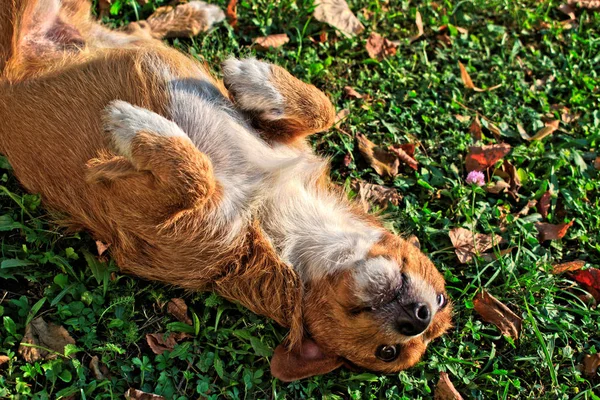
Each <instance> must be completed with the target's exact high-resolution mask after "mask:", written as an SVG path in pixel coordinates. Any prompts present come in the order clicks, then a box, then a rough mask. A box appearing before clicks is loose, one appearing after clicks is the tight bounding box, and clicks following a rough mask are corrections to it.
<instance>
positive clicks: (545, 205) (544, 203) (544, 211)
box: [537, 190, 552, 219]
mask: <svg viewBox="0 0 600 400" xmlns="http://www.w3.org/2000/svg"><path fill="white" fill-rule="evenodd" d="M551 199H552V192H550V191H549V190H548V191H546V192H545V193H544V194H543V195H542V197H540V201H539V202H538V204H537V210H538V212H539V213H540V215H541V216H542V218H544V219H546V217H547V216H548V211H549V210H550V200H551Z"/></svg>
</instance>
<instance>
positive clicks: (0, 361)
mask: <svg viewBox="0 0 600 400" xmlns="http://www.w3.org/2000/svg"><path fill="white" fill-rule="evenodd" d="M9 361H10V358H9V357H8V356H0V368H2V366H3V365H4V364H6V363H7V362H9Z"/></svg>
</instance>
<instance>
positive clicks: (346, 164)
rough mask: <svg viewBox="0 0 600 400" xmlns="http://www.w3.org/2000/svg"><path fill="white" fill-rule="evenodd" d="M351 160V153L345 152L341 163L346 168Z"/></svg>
mask: <svg viewBox="0 0 600 400" xmlns="http://www.w3.org/2000/svg"><path fill="white" fill-rule="evenodd" d="M351 162H352V154H350V153H346V155H345V156H344V161H343V162H342V164H343V165H344V167H346V168H348V166H349V165H350V163H351Z"/></svg>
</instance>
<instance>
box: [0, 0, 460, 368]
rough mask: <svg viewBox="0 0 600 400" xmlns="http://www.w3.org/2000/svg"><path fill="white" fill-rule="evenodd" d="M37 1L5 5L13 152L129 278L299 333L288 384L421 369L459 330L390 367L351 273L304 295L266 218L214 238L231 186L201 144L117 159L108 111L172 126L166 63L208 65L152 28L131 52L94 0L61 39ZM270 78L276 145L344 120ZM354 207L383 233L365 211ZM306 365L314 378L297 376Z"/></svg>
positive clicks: (153, 147) (405, 255) (194, 68)
mask: <svg viewBox="0 0 600 400" xmlns="http://www.w3.org/2000/svg"><path fill="white" fill-rule="evenodd" d="M42 1H44V0H42ZM36 4H37V3H36V1H27V0H10V4H9V7H7V8H5V9H1V10H0V72H2V75H1V76H2V79H1V80H0V119H1V120H2V124H0V152H1V153H3V154H5V155H6V156H7V157H8V159H9V161H10V162H11V164H12V166H13V168H14V171H15V174H16V176H17V177H18V179H19V180H20V181H21V183H22V184H23V186H24V187H25V188H27V190H29V191H32V192H36V193H41V194H42V198H43V200H44V204H45V206H46V207H48V208H49V209H51V210H54V211H58V212H60V213H61V214H62V215H63V217H62V222H63V223H64V224H65V225H68V226H75V227H81V228H84V229H86V230H88V231H90V232H91V234H92V235H93V236H94V237H95V238H96V239H98V240H101V241H104V242H108V243H111V247H110V251H111V254H112V256H113V257H114V258H115V260H116V261H117V263H118V265H119V266H120V267H121V269H122V270H123V271H124V272H127V273H131V274H134V275H138V276H141V277H144V278H147V279H152V280H157V281H161V282H165V283H169V284H173V285H177V286H180V287H183V288H187V289H193V290H214V291H216V292H217V293H219V294H220V295H222V296H223V297H225V298H227V299H230V300H232V301H237V302H239V303H241V304H242V305H244V306H245V307H247V308H249V309H250V310H252V311H253V312H256V313H258V314H262V315H265V316H268V317H269V318H272V319H273V320H275V321H276V322H277V323H279V324H281V325H283V326H286V327H289V328H290V335H289V337H288V340H287V345H288V348H290V349H291V350H292V353H290V356H289V357H288V358H281V357H283V356H281V348H278V352H276V356H277V354H279V356H277V357H278V358H276V359H275V360H274V369H273V371H274V374H276V375H277V376H279V377H282V379H289V380H292V379H298V378H301V377H304V376H310V375H313V374H318V373H325V372H327V371H329V370H331V369H334V368H336V367H337V366H339V365H340V364H341V363H342V361H343V360H342V358H350V359H352V360H360V361H359V362H356V363H357V364H360V366H362V367H366V368H370V369H375V370H378V371H389V372H392V371H398V370H400V369H404V368H407V367H409V366H411V365H413V364H414V363H415V362H417V360H418V359H419V358H420V357H421V355H422V353H423V352H424V350H425V347H426V344H425V341H424V339H433V338H435V337H437V336H439V335H440V334H441V333H443V331H445V330H446V329H447V328H448V326H449V324H450V307H448V308H446V309H445V310H444V311H442V312H441V313H438V317H436V320H435V321H434V322H433V323H432V324H431V326H430V327H429V329H428V330H427V331H426V333H425V334H424V335H423V336H421V337H417V338H414V339H411V340H410V341H408V342H406V343H403V344H402V356H401V357H400V358H399V359H398V360H397V361H396V362H394V363H387V364H386V363H383V362H381V361H379V360H377V359H376V358H375V357H374V355H373V349H375V348H376V347H377V346H378V345H379V344H382V343H388V342H386V341H389V343H395V342H394V341H395V340H396V338H395V337H392V336H391V335H390V334H389V333H387V332H384V331H381V329H380V324H379V323H378V321H376V320H374V319H373V318H371V317H369V316H357V317H353V316H351V315H349V314H348V309H351V308H352V307H353V306H354V305H355V304H356V302H357V299H356V297H355V296H354V294H353V290H354V288H353V283H352V282H353V281H352V279H351V278H350V276H349V275H350V274H349V273H347V272H346V273H340V274H334V275H333V276H329V277H328V278H326V279H322V280H320V281H317V282H310V283H309V284H308V285H307V286H306V287H303V284H302V282H301V281H300V279H299V277H298V274H297V273H296V271H294V270H293V269H292V268H291V267H290V266H289V265H287V264H285V263H284V262H283V261H282V260H281V259H280V258H279V257H278V255H277V253H276V252H275V250H274V249H273V247H272V245H271V243H270V241H269V239H268V238H267V237H265V234H264V233H263V232H262V230H261V227H260V224H259V221H255V222H254V223H253V224H251V225H249V226H247V227H246V228H245V229H244V230H243V231H242V233H241V234H240V235H238V237H236V238H235V240H233V241H232V242H226V241H224V240H223V237H224V236H225V235H226V233H227V232H213V231H212V230H211V229H210V227H209V226H207V223H206V216H207V215H208V212H209V211H210V210H211V209H213V208H214V207H215V206H216V205H217V204H218V203H219V201H220V198H221V195H222V193H221V190H222V189H221V188H220V187H219V185H218V183H217V182H216V181H215V179H214V176H213V171H212V165H211V163H210V161H208V159H207V158H206V156H205V155H204V154H202V153H201V152H200V151H199V150H198V149H197V148H196V147H195V146H193V144H192V143H191V142H190V141H189V140H185V139H184V138H180V137H159V136H156V135H151V134H150V133H151V132H138V134H137V136H136V138H135V139H134V142H133V146H132V160H131V161H130V160H128V159H125V158H123V157H121V156H117V155H115V154H114V153H113V152H112V151H111V150H110V149H111V145H110V142H109V139H108V138H109V136H108V135H107V134H105V133H104V132H103V128H102V126H103V121H102V113H101V111H102V110H103V109H104V108H105V107H106V106H107V105H108V104H109V103H110V102H111V101H113V100H115V99H120V100H124V101H127V102H129V103H131V104H133V105H137V106H140V107H143V108H146V109H148V110H151V111H154V112H156V113H158V114H160V115H162V116H165V117H167V118H168V117H169V116H168V101H169V100H168V99H167V95H166V93H167V90H166V86H165V85H166V84H167V82H165V78H164V77H163V76H162V75H160V73H159V72H158V71H157V66H160V67H161V68H163V67H166V68H167V69H168V70H169V72H170V74H171V75H172V76H174V77H176V78H177V79H185V78H192V77H194V76H197V75H199V74H201V75H204V76H210V74H209V73H208V71H207V70H206V68H204V67H203V66H202V65H200V64H199V63H197V62H195V61H194V60H192V59H190V58H188V57H185V56H184V55H182V54H180V53H178V52H177V51H175V50H173V49H169V48H167V47H165V46H164V45H162V44H161V43H159V42H156V41H152V40H150V39H149V38H148V35H147V33H140V34H139V37H135V36H134V38H133V39H131V40H129V41H128V40H125V43H128V44H131V46H124V45H122V44H123V43H124V42H123V37H122V36H121V35H124V34H120V33H115V35H117V36H114V37H113V36H111V35H110V34H109V33H108V31H107V30H105V29H104V28H102V27H100V26H99V25H96V24H94V23H93V22H92V21H91V20H90V19H89V5H88V3H87V2H86V1H83V0H65V1H64V4H65V5H64V7H63V8H62V9H61V10H60V13H59V15H58V17H57V18H58V20H56V21H54V23H53V25H52V29H54V31H53V30H52V29H50V30H48V31H42V32H41V33H39V32H37V31H36V29H38V27H37V26H34V25H32V21H34V20H35V18H36V17H35V16H32V15H33V14H34V12H35V6H36ZM38 30H39V29H38ZM98 34H100V36H101V37H102V38H104V39H105V40H106V41H107V43H108V44H110V43H111V41H114V43H116V44H115V46H116V47H130V48H108V49H102V47H106V46H105V45H107V43H99V42H98V40H100V39H91V37H92V36H93V35H96V36H97V35H98ZM40 35H41V36H42V38H41V39H40V41H38V40H37V39H39V37H38V36H40ZM57 35H58V36H57ZM102 35H104V36H102ZM80 37H81V38H82V39H83V42H80V41H79V39H78V38H80ZM33 39H35V40H33ZM46 39H47V40H46ZM104 39H103V40H104ZM93 40H96V41H97V43H98V44H99V45H98V46H97V47H94V46H93V45H92V44H93V43H94V42H93ZM47 42H49V43H50V44H48V43H47ZM84 43H87V44H84ZM82 46H84V48H81V47H82ZM212 83H213V84H214V86H215V87H217V88H218V89H219V90H220V91H221V92H222V93H223V94H224V95H225V96H226V97H227V96H229V93H227V90H226V89H225V87H224V86H223V84H222V83H221V82H220V81H218V80H216V79H214V78H213V81H212ZM271 83H272V84H273V85H274V86H275V87H276V88H277V89H278V90H279V91H280V93H282V95H283V97H284V99H285V117H284V118H283V119H281V120H278V121H270V122H269V121H264V120H261V118H260V117H259V116H256V117H255V119H254V123H255V125H256V126H257V127H258V128H259V129H260V131H261V132H262V133H263V134H264V135H265V137H267V138H268V139H269V140H272V141H281V142H285V143H292V142H294V143H295V144H297V145H299V146H302V145H303V144H302V142H301V141H300V140H301V139H303V138H304V137H306V136H307V135H309V134H312V133H314V132H317V131H319V130H324V129H327V128H328V127H330V126H331V125H332V123H333V119H334V109H333V106H332V105H331V103H330V102H329V100H328V99H327V97H326V96H325V95H324V94H323V93H321V92H320V91H319V90H318V89H316V88H315V87H314V86H311V85H307V84H305V83H303V82H300V81H299V80H297V79H295V78H293V77H292V76H291V75H289V73H287V72H286V71H285V70H283V69H280V68H278V67H276V68H274V69H273V74H272V81H271ZM233 98H235V96H233ZM159 154H160V156H158V155H159ZM321 180H322V185H323V190H328V189H327V187H328V186H329V185H330V181H329V179H328V178H327V177H326V176H325V175H324V176H323V177H322V179H321ZM354 212H355V213H356V214H357V215H358V216H359V217H360V218H362V219H364V220H366V221H370V223H371V224H376V225H379V222H378V221H376V220H375V219H374V218H373V217H370V216H368V215H366V214H365V213H364V212H362V211H360V210H359V209H358V208H356V209H355V211H354ZM200 243H201V244H202V246H199V244H200ZM225 243H227V244H225ZM371 253H372V254H371V256H372V257H375V256H379V255H383V256H385V257H388V258H390V259H394V260H396V261H397V262H398V265H400V266H401V268H406V269H407V270H410V271H412V272H413V273H414V274H416V275H418V276H421V277H422V278H423V279H425V280H427V281H428V282H431V283H432V284H433V285H434V286H435V288H436V290H438V291H440V292H443V290H444V282H443V278H442V277H441V275H440V274H439V272H438V271H437V270H436V269H435V267H434V266H433V264H432V263H431V262H430V261H429V260H428V259H427V258H426V257H425V256H424V255H423V254H422V253H420V252H419V251H418V250H417V249H416V248H414V247H413V246H412V245H410V244H409V243H408V242H405V241H403V240H401V239H399V238H397V237H395V236H393V235H391V234H390V235H387V236H385V238H384V239H383V240H382V241H381V242H380V243H379V244H378V245H377V246H375V247H374V248H373V249H372V252H371ZM331 326H336V327H338V329H336V330H335V331H332V330H331V329H330V327H331ZM305 328H306V330H307V331H308V332H309V333H310V334H311V335H312V337H313V338H314V339H315V341H316V342H317V343H318V345H319V347H320V348H321V349H322V350H323V353H318V354H312V357H313V359H310V355H308V356H307V354H305V350H306V349H307V348H309V349H310V348H311V346H307V345H306V343H307V341H306V339H305V335H306V332H305ZM340 332H342V334H340ZM294 352H295V353H294ZM309 353H310V351H309ZM292 355H293V356H292ZM307 357H309V358H307ZM299 360H300V361H302V362H301V364H302V365H303V368H302V370H301V371H290V370H289V369H290V368H292V369H293V368H295V366H294V363H298V362H300V361H299Z"/></svg>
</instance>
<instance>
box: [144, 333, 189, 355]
mask: <svg viewBox="0 0 600 400" xmlns="http://www.w3.org/2000/svg"><path fill="white" fill-rule="evenodd" d="M189 337H190V335H188V334H187V333H183V332H170V333H167V334H165V333H149V334H147V335H146V342H147V343H148V346H150V349H151V350H152V352H154V354H162V353H164V352H165V351H173V348H174V347H175V345H176V344H177V343H178V342H180V341H182V340H183V339H187V338H189Z"/></svg>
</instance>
